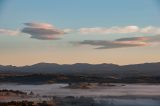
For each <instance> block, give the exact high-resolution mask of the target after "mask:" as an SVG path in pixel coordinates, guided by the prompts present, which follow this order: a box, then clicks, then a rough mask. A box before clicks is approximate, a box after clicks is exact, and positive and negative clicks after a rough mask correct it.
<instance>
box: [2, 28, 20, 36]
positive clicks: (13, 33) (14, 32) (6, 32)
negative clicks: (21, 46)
mask: <svg viewBox="0 0 160 106" xmlns="http://www.w3.org/2000/svg"><path fill="white" fill-rule="evenodd" d="M2 34H3V35H8V36H16V35H18V34H19V30H11V29H0V35H2Z"/></svg>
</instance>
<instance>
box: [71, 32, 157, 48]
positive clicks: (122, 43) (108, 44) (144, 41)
mask: <svg viewBox="0 0 160 106" xmlns="http://www.w3.org/2000/svg"><path fill="white" fill-rule="evenodd" d="M159 42H160V35H156V36H149V37H130V38H120V39H116V40H113V41H109V40H84V41H79V42H71V43H72V44H78V45H91V46H95V47H96V48H95V49H113V48H124V47H142V46H151V45H153V44H159Z"/></svg>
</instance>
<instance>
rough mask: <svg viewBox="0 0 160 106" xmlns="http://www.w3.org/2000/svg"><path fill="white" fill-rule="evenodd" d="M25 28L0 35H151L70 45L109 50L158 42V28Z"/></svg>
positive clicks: (46, 37)
mask: <svg viewBox="0 0 160 106" xmlns="http://www.w3.org/2000/svg"><path fill="white" fill-rule="evenodd" d="M24 25H25V27H23V28H22V29H21V30H10V29H1V28H0V34H3V35H10V36H16V35H19V34H20V33H25V34H28V35H30V38H33V39H38V40H57V39H60V38H62V35H64V34H67V33H73V32H74V33H80V34H97V36H98V34H104V35H108V34H129V33H138V34H151V35H153V36H148V37H146V36H145V37H143V36H142V37H132V36H131V35H130V36H131V37H128V38H123V37H122V38H120V39H115V40H112V41H111V40H84V41H77V42H75V41H73V42H71V43H72V44H78V45H92V46H95V47H96V49H111V48H124V47H141V46H150V45H153V44H159V42H160V27H154V26H146V27H142V28H140V27H138V26H134V25H131V26H121V27H118V26H117V27H110V28H102V27H95V28H94V27H92V28H79V29H78V30H73V29H69V28H68V29H58V28H56V27H55V26H53V25H51V24H48V23H35V22H30V23H24Z"/></svg>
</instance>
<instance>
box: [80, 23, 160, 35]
mask: <svg viewBox="0 0 160 106" xmlns="http://www.w3.org/2000/svg"><path fill="white" fill-rule="evenodd" d="M78 31H79V32H80V33H82V34H128V33H145V34H160V28H159V27H154V26H147V27H143V28H140V27H138V26H134V25H131V26H125V27H120V26H114V27H109V28H104V27H90V28H80V29H79V30H78Z"/></svg>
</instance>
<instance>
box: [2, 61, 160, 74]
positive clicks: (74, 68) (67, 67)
mask: <svg viewBox="0 0 160 106" xmlns="http://www.w3.org/2000/svg"><path fill="white" fill-rule="evenodd" d="M0 72H1V73H2V72H25V73H62V74H79V73H80V74H95V75H96V74H97V75H119V76H134V75H135V76H137V75H146V76H149V75H152V76H160V62H157V63H144V64H131V65H122V66H120V65H116V64H106V63H103V64H88V63H76V64H63V65H60V64H56V63H37V64H33V65H29V66H21V67H17V66H11V65H8V66H3V65H0Z"/></svg>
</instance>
